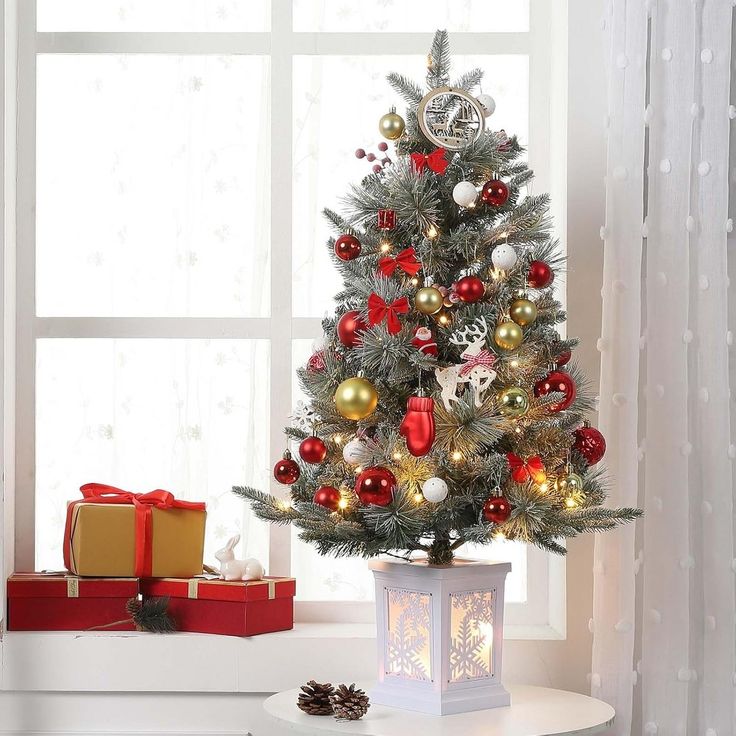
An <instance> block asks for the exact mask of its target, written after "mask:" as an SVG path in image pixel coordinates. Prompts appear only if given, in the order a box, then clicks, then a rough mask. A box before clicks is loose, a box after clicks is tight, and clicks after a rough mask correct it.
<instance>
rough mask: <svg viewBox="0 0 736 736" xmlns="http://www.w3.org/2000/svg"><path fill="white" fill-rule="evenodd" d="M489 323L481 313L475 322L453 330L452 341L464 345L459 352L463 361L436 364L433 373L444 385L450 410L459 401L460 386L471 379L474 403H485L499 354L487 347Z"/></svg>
mask: <svg viewBox="0 0 736 736" xmlns="http://www.w3.org/2000/svg"><path fill="white" fill-rule="evenodd" d="M487 337H488V325H487V324H486V320H485V317H478V318H477V319H476V320H475V321H474V322H473V324H471V325H469V326H468V327H466V328H465V329H463V330H461V331H456V332H453V334H452V337H450V342H451V343H452V344H453V345H465V346H466V348H465V350H463V352H462V353H461V354H460V358H461V359H462V360H463V362H462V363H461V364H460V365H451V366H449V367H447V368H435V370H434V375H435V378H436V379H437V383H439V385H440V387H441V388H442V403H443V404H444V407H445V409H447V411H450V409H451V408H452V402H453V401H458V400H459V399H458V396H457V389H458V387H459V386H461V385H462V384H465V383H468V384H470V386H471V387H472V388H473V394H474V396H475V405H476V406H480V405H481V404H482V403H483V394H485V392H486V391H487V390H488V389H489V388H490V386H491V384H492V383H493V381H494V380H495V379H496V371H494V370H493V364H494V363H495V362H496V356H495V355H493V353H491V351H490V350H487V349H486V347H485V345H486V338H487Z"/></svg>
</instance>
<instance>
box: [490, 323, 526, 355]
mask: <svg viewBox="0 0 736 736" xmlns="http://www.w3.org/2000/svg"><path fill="white" fill-rule="evenodd" d="M523 339H524V333H523V332H522V329H521V327H519V325H517V324H516V322H501V324H500V325H498V327H496V330H495V332H494V333H493V340H494V341H495V343H496V345H498V347H499V348H501V350H516V348H518V347H519V345H521V341H522V340H523Z"/></svg>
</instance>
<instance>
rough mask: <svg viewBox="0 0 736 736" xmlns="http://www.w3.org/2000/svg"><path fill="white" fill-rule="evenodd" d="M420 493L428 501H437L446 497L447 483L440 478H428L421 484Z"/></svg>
mask: <svg viewBox="0 0 736 736" xmlns="http://www.w3.org/2000/svg"><path fill="white" fill-rule="evenodd" d="M422 493H423V494H424V498H426V499H427V501H429V502H430V503H439V502H440V501H444V500H445V499H446V498H447V483H445V481H444V480H442V478H428V479H427V480H425V481H424V483H423V484H422Z"/></svg>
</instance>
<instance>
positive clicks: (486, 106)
mask: <svg viewBox="0 0 736 736" xmlns="http://www.w3.org/2000/svg"><path fill="white" fill-rule="evenodd" d="M475 99H476V100H478V104H479V105H480V106H481V107H482V108H483V115H484V117H487V118H489V117H490V116H491V115H493V113H494V112H495V111H496V100H494V99H493V97H491V96H490V95H478V96H477V97H476V98H475Z"/></svg>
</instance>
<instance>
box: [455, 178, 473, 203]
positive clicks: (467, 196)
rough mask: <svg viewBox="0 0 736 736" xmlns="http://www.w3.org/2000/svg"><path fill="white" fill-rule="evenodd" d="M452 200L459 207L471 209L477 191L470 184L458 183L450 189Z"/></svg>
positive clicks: (467, 182)
mask: <svg viewBox="0 0 736 736" xmlns="http://www.w3.org/2000/svg"><path fill="white" fill-rule="evenodd" d="M452 198H453V199H454V200H455V202H456V203H457V204H459V205H460V206H461V207H472V206H473V205H474V204H475V200H476V199H478V191H477V190H476V188H475V184H473V183H472V182H469V181H459V182H458V183H457V184H455V186H454V187H453V189H452Z"/></svg>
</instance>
